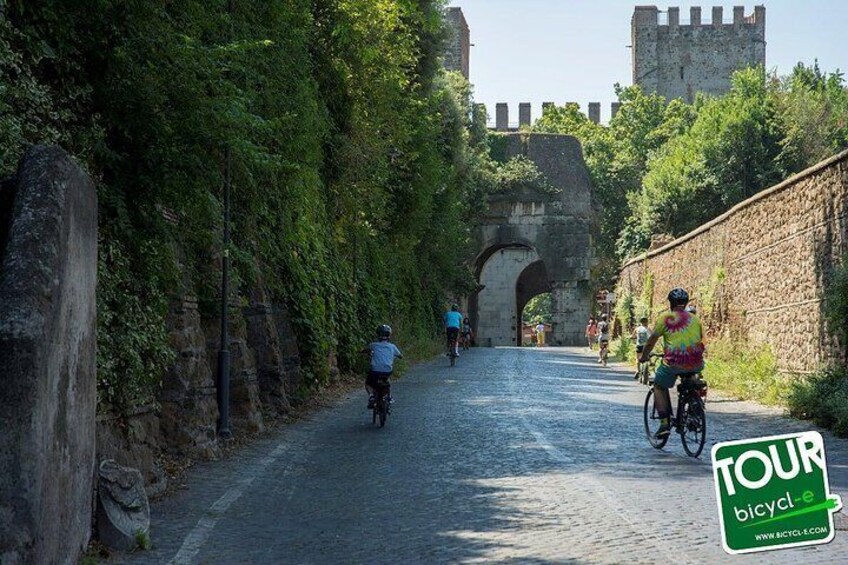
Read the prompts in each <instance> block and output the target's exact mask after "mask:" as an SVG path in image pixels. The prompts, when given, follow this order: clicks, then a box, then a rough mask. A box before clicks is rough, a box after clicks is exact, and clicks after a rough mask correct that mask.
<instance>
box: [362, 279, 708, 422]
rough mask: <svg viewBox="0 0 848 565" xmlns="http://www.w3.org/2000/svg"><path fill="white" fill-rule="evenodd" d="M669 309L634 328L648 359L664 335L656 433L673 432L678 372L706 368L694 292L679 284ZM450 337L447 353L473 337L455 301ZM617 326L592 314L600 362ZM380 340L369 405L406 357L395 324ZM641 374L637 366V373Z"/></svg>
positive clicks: (374, 347)
mask: <svg viewBox="0 0 848 565" xmlns="http://www.w3.org/2000/svg"><path fill="white" fill-rule="evenodd" d="M668 303H669V309H668V310H667V311H665V312H663V313H662V314H660V315H659V317H658V318H657V321H656V322H655V323H654V326H653V328H649V326H648V318H644V317H643V318H642V319H640V320H639V325H638V326H637V327H636V328H635V329H634V330H633V338H634V339H635V342H636V353H637V355H638V361H639V363H647V362H648V361H649V359H650V355H651V352H652V351H653V349H654V347H655V346H656V344H657V342H658V341H659V340H660V338H662V340H663V358H662V361H661V363H660V364H659V366H658V367H657V370H656V373H655V375H654V391H655V394H656V407H657V411H658V413H659V417H660V428H659V430H658V431H657V432H656V435H657V437H664V436H667V435H668V434H669V430H670V424H669V414H670V412H671V399H670V397H669V393H668V389H669V388H671V387H673V386H674V383H675V381H676V380H677V377H678V376H679V375H682V374H689V373H699V372H701V371H702V370H703V368H704V349H705V348H704V334H703V328H702V326H701V320H700V319H699V318H698V316H697V313H696V311H695V309H694V308H692V307H689V294H688V293H687V292H686V291H685V290H684V289H682V288H675V289H673V290H672V291H671V292H669V294H668ZM444 326H445V337H446V338H447V344H448V355H449V356H451V355H452V356H456V357H458V356H459V345H460V339H465V340H468V341H470V340H471V338H472V333H471V324H470V322H469V320H468V318H467V317H466V316H463V315H462V313H461V312H460V311H459V306H458V305H456V304H453V305H452V306H451V308H450V310H449V311H447V312H446V313H445V316H444ZM611 334H612V327H611V325H610V322H609V320H608V317H607V315H606V314H603V315H601V317H600V320H599V321H598V322H595V320H594V318H592V319H590V320H589V325H588V326H587V327H586V337H587V338H588V340H589V348H590V349H593V344H594V342H595V341H597V343H598V345H599V353H598V363H601V364H604V365H605V364H606V358H607V354H608V351H609V343H610V337H611ZM377 335H378V341H376V342H373V343H371V344H370V345H369V346H368V348H367V349H366V350H365V351H366V352H367V353H369V354H370V356H371V366H370V370H369V372H368V377H367V379H366V381H365V387H366V389H367V390H368V392H369V395H370V396H369V402H368V406H369V408H371V407H372V406H373V402H374V392H375V389H376V387H377V386H378V385H380V384H382V385H384V386H388V379H389V377H391V375H392V371H393V365H394V361H395V359H397V358H400V357H402V354H401V352H400V350H399V349H398V348H397V347H396V346H395V345H394V344H393V343H391V341H390V339H391V335H392V329H391V328H390V327H389V326H388V325H385V324H384V325H382V326H380V327H379V328H378V330H377ZM636 376H638V372H637V375H636Z"/></svg>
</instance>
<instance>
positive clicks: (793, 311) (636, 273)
mask: <svg viewBox="0 0 848 565" xmlns="http://www.w3.org/2000/svg"><path fill="white" fill-rule="evenodd" d="M847 211H848V151H846V152H843V153H840V154H838V155H836V156H834V157H832V158H830V159H827V160H826V161H823V162H821V163H819V164H817V165H815V166H813V167H811V168H809V169H807V170H805V171H803V172H801V173H799V174H797V175H795V176H793V177H791V178H789V179H787V180H786V181H784V182H782V183H780V184H778V185H776V186H774V187H772V188H770V189H768V190H765V191H763V192H761V193H759V194H757V195H756V196H754V197H752V198H750V199H748V200H746V201H744V202H741V203H740V204H737V205H736V206H734V207H733V208H732V209H731V210H729V211H728V212H727V213H725V214H723V215H722V216H720V217H718V218H716V219H715V220H713V221H711V222H709V223H707V224H704V225H703V226H701V227H700V228H698V229H696V230H694V231H692V232H691V233H689V234H687V235H685V236H683V237H681V238H678V239H676V240H674V241H672V242H671V243H669V244H667V245H664V246H663V247H660V248H659V249H656V250H654V251H649V252H648V253H647V254H645V255H642V256H640V257H637V258H636V259H634V260H631V261H629V262H628V263H626V264H625V265H624V266H623V267H622V270H621V273H620V277H619V282H618V286H617V294H618V297H619V299H621V298H622V297H624V296H625V295H627V294H628V293H630V294H632V295H633V296H634V297H636V298H637V299H638V298H640V297H641V296H643V294H644V296H645V298H646V299H647V301H649V302H650V303H651V307H652V308H651V309H652V313H656V312H657V311H659V310H660V309H662V308H665V307H666V302H665V296H666V294H667V293H668V291H669V289H671V288H672V287H675V286H682V287H684V288H686V289H687V290H688V291H689V292H690V294H691V295H692V296H693V298H694V303H695V304H696V305H698V306H699V307H700V311H699V313H700V314H702V317H703V318H704V321H705V322H706V324H707V325H708V333H709V334H711V335H712V336H716V335H725V336H733V337H735V338H738V339H741V340H744V341H745V343H748V344H750V345H752V346H757V345H761V344H768V345H770V346H771V347H772V349H773V351H774V353H775V355H776V357H777V360H778V366H779V368H780V369H781V371H784V372H787V373H808V372H812V371H815V370H816V369H817V368H819V367H820V366H822V365H823V364H825V363H827V362H828V361H831V360H833V359H834V358H836V357H838V356H839V355H841V352H840V347H839V345H838V344H836V343H835V342H834V340H833V338H832V337H831V335H830V333H829V332H828V331H827V327H826V325H825V321H824V318H823V316H822V299H823V289H824V287H825V284H826V282H827V280H828V277H829V274H830V272H831V269H832V267H833V266H834V265H836V264H838V263H839V261H840V260H841V257H842V256H843V255H844V254H845V252H846V250H848V235H846V230H848V221H846V212H847ZM646 283H648V284H647V288H645V287H646Z"/></svg>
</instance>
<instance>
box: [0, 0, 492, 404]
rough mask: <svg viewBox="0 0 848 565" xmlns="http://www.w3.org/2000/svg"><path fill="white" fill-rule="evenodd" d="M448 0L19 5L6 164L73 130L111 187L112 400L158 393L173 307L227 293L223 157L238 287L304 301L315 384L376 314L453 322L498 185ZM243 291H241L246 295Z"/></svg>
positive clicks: (298, 324)
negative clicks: (445, 52) (448, 32)
mask: <svg viewBox="0 0 848 565" xmlns="http://www.w3.org/2000/svg"><path fill="white" fill-rule="evenodd" d="M442 8H443V3H442V2H441V1H440V0H423V1H415V2H412V1H409V0H290V1H282V0H273V1H268V2H247V1H244V0H212V1H208V0H174V1H172V2H166V3H161V2H113V1H111V0H77V1H74V2H68V1H67V0H44V1H41V2H38V3H32V2H26V1H24V0H12V1H10V2H7V3H6V8H5V19H3V20H0V79H2V80H0V93H2V96H0V126H1V127H0V174H3V175H6V174H9V173H10V172H12V171H13V169H14V165H15V162H16V160H17V158H18V157H19V156H20V155H21V154H22V153H23V151H24V150H25V148H26V147H27V146H28V145H29V144H32V143H37V142H48V143H60V144H62V145H63V146H64V147H65V148H66V149H68V150H69V151H70V152H72V153H73V154H74V156H75V157H76V158H77V159H78V160H79V161H80V162H81V163H83V164H84V165H85V166H86V167H87V168H88V170H89V171H90V173H91V174H92V176H93V178H94V179H95V180H96V182H97V184H98V195H99V201H100V233H101V241H100V257H101V258H100V265H99V275H100V285H99V287H98V338H99V351H98V365H99V379H100V392H99V394H100V399H101V403H102V404H103V406H104V407H105V406H109V407H111V408H113V409H115V410H118V411H124V410H126V409H128V408H129V407H130V406H132V405H134V404H139V403H146V402H149V401H150V400H151V399H153V398H154V397H155V392H156V390H157V387H158V385H159V384H160V383H161V380H162V378H163V375H165V374H166V368H167V366H168V365H169V363H170V361H171V359H172V356H173V353H172V352H171V351H170V347H169V343H168V327H167V313H168V307H169V303H170V301H171V300H173V299H174V298H176V297H179V296H183V295H186V294H189V295H192V294H193V295H195V296H197V297H198V299H199V302H200V305H201V313H202V314H203V315H205V316H212V315H214V313H215V303H216V301H217V300H218V295H219V286H218V285H219V282H218V281H219V280H220V256H221V249H220V233H221V229H222V222H221V216H222V190H221V187H222V185H223V182H224V176H225V154H226V153H227V150H229V154H230V163H231V167H230V170H231V178H232V248H231V250H230V255H231V257H232V262H233V271H234V272H233V280H234V284H233V286H234V288H235V290H234V296H233V297H231V303H234V304H237V303H238V301H239V297H240V296H241V297H243V296H246V295H247V294H248V293H249V291H250V289H251V287H252V286H253V285H256V284H259V281H262V282H263V284H265V285H267V287H268V289H269V291H270V293H271V297H272V300H273V301H274V303H275V304H279V305H284V306H285V307H287V308H288V311H289V315H290V318H291V320H292V324H293V326H294V330H295V333H296V337H297V342H298V346H299V349H300V352H301V355H302V359H303V367H304V373H305V375H306V378H305V381H306V382H308V383H320V382H322V381H324V380H326V378H327V376H328V374H329V373H328V364H327V359H328V356H329V354H330V353H331V352H333V353H335V355H336V358H337V359H338V363H339V366H340V368H341V370H342V371H347V370H353V369H355V368H356V367H357V365H358V363H359V361H360V356H359V355H358V354H357V352H358V351H359V349H360V347H361V345H362V343H363V342H364V341H365V340H366V339H369V338H370V337H371V334H372V332H373V329H374V327H376V325H377V324H378V323H383V322H387V323H390V324H392V325H393V326H394V327H395V328H396V337H397V339H398V340H399V341H401V342H404V341H409V342H411V341H417V342H421V341H423V340H427V339H429V338H431V336H433V335H434V334H435V332H436V331H437V329H438V323H439V314H440V311H441V310H442V308H443V300H444V297H445V296H447V295H450V294H451V293H454V292H461V291H462V290H463V289H467V288H470V287H471V286H472V284H471V283H472V281H470V280H469V279H470V274H469V272H468V270H467V269H465V268H463V267H462V266H461V263H462V261H461V259H462V258H464V253H465V246H466V245H467V244H468V242H469V239H470V231H469V230H470V228H469V226H470V221H469V219H470V217H471V214H472V213H473V210H477V209H479V207H480V206H481V205H482V204H481V202H482V201H483V194H484V193H485V192H487V191H488V190H489V189H490V187H491V186H492V174H493V173H492V170H491V166H490V163H489V161H488V159H487V157H486V154H487V151H488V145H487V143H488V142H487V139H486V136H485V135H484V134H483V135H481V133H480V131H478V130H475V129H474V128H473V124H472V122H471V117H472V100H471V91H470V87H469V86H468V84H467V82H466V81H465V80H464V79H463V78H462V77H461V76H459V75H455V74H450V73H446V72H445V71H443V70H442V68H441V63H440V60H439V56H440V52H441V48H442V43H443V41H444V39H445V31H444V24H443V22H442ZM236 295H238V296H236Z"/></svg>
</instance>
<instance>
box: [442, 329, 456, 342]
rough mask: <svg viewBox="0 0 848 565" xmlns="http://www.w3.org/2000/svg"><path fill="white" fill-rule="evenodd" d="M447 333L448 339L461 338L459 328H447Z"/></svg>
mask: <svg viewBox="0 0 848 565" xmlns="http://www.w3.org/2000/svg"><path fill="white" fill-rule="evenodd" d="M445 334H447V336H448V341H450V340H455V339H457V338H459V328H447V329H445Z"/></svg>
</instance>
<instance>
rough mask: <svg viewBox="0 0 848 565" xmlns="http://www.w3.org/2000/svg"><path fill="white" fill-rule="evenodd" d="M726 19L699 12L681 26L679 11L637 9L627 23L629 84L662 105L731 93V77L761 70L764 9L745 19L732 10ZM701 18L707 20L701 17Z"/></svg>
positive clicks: (715, 11)
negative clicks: (662, 100)
mask: <svg viewBox="0 0 848 565" xmlns="http://www.w3.org/2000/svg"><path fill="white" fill-rule="evenodd" d="M729 13H730V14H732V16H731V17H730V18H726V17H725V10H724V8H723V7H721V6H714V7H713V8H712V9H711V11H710V12H709V16H710V19H709V21H707V20H706V18H705V17H703V16H702V10H701V8H700V7H699V6H693V7H692V8H690V10H689V20H688V21H684V20H681V17H680V8H677V7H674V6H672V7H669V8H668V9H667V10H665V11H660V10H659V9H658V8H657V7H656V6H636V8H635V9H634V11H633V18H632V19H631V32H632V49H633V50H632V54H633V83H634V84H639V85H640V86H642V88H643V89H644V90H646V91H647V92H657V93H658V94H661V95H663V96H664V97H665V98H666V99H668V100H672V99H674V98H682V99H684V100H686V101H687V102H691V101H692V100H694V97H695V95H696V94H697V93H698V92H704V93H707V94H714V95H720V94H724V93H725V92H727V91H728V90H729V89H730V77H731V76H732V75H733V72H734V71H736V70H738V69H740V68H744V67H748V66H754V65H765V45H766V41H765V27H766V9H765V6H755V7H754V11H753V12H752V13H750V14H748V15H745V7H744V6H734V7H733V9H732V12H729ZM704 16H705V15H704Z"/></svg>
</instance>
